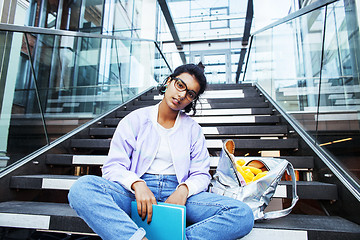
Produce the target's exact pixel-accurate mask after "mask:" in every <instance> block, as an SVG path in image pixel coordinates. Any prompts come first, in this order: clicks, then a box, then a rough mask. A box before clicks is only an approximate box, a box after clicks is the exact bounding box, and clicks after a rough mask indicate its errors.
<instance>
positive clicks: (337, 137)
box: [317, 1, 360, 182]
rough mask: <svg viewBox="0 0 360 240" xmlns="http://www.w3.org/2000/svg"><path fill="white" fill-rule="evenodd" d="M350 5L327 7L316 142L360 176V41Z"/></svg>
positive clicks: (341, 4)
mask: <svg viewBox="0 0 360 240" xmlns="http://www.w3.org/2000/svg"><path fill="white" fill-rule="evenodd" d="M350 7H351V6H346V8H345V6H344V2H343V1H339V2H336V3H335V4H331V5H329V6H328V8H327V14H326V25H325V29H326V30H325V31H326V32H325V42H324V60H323V68H322V78H321V89H320V98H319V99H320V104H319V113H318V116H317V120H318V121H317V124H318V125H317V136H318V139H317V142H318V144H319V145H320V146H322V147H323V148H324V149H326V150H327V151H328V152H330V153H331V154H332V155H334V156H335V157H336V159H337V160H338V161H339V163H341V164H343V165H344V166H345V167H346V168H347V169H349V170H350V172H352V173H353V174H354V176H356V178H357V179H360V171H359V169H360V161H359V160H360V158H359V154H358V146H359V141H360V137H359V136H360V128H359V126H360V125H359V120H360V115H359V112H360V86H359V68H360V63H359V59H360V55H359V50H360V49H359V44H360V42H359V41H358V40H359V30H358V28H356V27H355V26H358V23H357V21H356V16H354V15H350V13H351V11H347V13H349V14H348V15H346V14H345V11H346V10H349V9H350ZM359 182H360V181H359Z"/></svg>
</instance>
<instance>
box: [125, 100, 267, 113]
mask: <svg viewBox="0 0 360 240" xmlns="http://www.w3.org/2000/svg"><path fill="white" fill-rule="evenodd" d="M144 106H148V105H132V106H131V105H129V106H127V107H126V110H129V111H133V110H135V109H138V108H142V107H144ZM267 107H269V103H268V102H249V103H248V102H237V103H229V102H226V103H204V104H200V103H198V105H197V110H199V111H200V110H201V109H219V108H221V109H229V108H231V109H237V108H267Z"/></svg>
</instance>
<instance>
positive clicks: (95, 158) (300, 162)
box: [46, 154, 314, 169]
mask: <svg viewBox="0 0 360 240" xmlns="http://www.w3.org/2000/svg"><path fill="white" fill-rule="evenodd" d="M106 158H107V155H72V154H48V155H47V156H46V164H49V165H63V166H79V165H97V166H101V165H103V164H104V162H105V160H106ZM237 158H241V157H237ZM280 158H283V159H286V160H288V161H289V162H290V163H291V164H292V165H293V167H294V168H300V169H312V168H313V167H314V158H313V157H311V156H281V157H280ZM218 162H219V157H210V167H211V168H216V167H217V165H218Z"/></svg>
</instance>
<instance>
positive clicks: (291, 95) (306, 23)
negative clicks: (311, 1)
mask: <svg viewBox="0 0 360 240" xmlns="http://www.w3.org/2000/svg"><path fill="white" fill-rule="evenodd" d="M355 12H356V11H355V6H352V5H351V4H344V1H336V2H334V3H330V4H327V6H324V7H321V8H317V9H316V10H312V11H310V12H308V13H306V14H304V15H301V16H297V17H296V18H294V19H292V20H288V21H285V22H283V23H281V24H279V25H276V26H273V27H271V28H268V29H267V28H265V29H267V30H264V31H261V32H258V33H256V34H255V35H254V36H252V38H253V39H252V46H251V50H250V53H249V60H248V63H247V69H246V75H245V78H244V79H245V81H256V82H258V83H259V85H260V86H261V87H262V88H263V89H264V90H265V91H266V92H267V93H268V94H269V95H270V96H271V97H272V99H273V100H274V101H276V103H277V104H278V105H279V106H280V107H282V109H283V110H285V111H286V112H287V113H288V114H289V116H290V117H292V118H293V120H295V121H296V122H298V123H299V125H300V126H301V127H302V129H303V130H305V131H306V132H307V133H308V135H309V136H310V137H312V141H313V143H314V144H316V146H318V147H322V148H323V149H324V150H325V152H326V153H328V154H330V156H333V157H334V162H335V164H337V165H336V166H340V167H343V169H345V170H346V171H347V172H348V173H350V174H352V176H355V178H354V179H355V181H357V182H359V183H360V181H359V178H360V172H359V171H358V169H360V161H359V154H358V153H357V149H358V147H357V146H359V140H360V139H359V135H360V134H359V133H360V131H359V126H360V124H359V117H360V115H359V110H360V109H359V108H360V87H359V69H360V63H359V61H358V59H360V56H359V55H360V50H359V45H360V41H359V22H358V18H357V16H356V15H355V14H354V13H355ZM348 13H349V14H348Z"/></svg>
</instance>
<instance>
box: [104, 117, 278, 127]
mask: <svg viewBox="0 0 360 240" xmlns="http://www.w3.org/2000/svg"><path fill="white" fill-rule="evenodd" d="M192 118H193V119H194V120H195V121H196V122H197V123H199V124H200V126H207V125H213V126H224V125H225V126H226V125H232V126H237V125H244V124H261V123H264V124H268V123H270V124H275V123H279V117H278V116H272V115H270V116H265V115H242V116H236V115H234V116H198V117H196V116H195V117H192ZM120 120H121V119H120V118H107V119H104V121H103V122H104V125H105V126H116V125H117V124H118V123H119V122H120Z"/></svg>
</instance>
